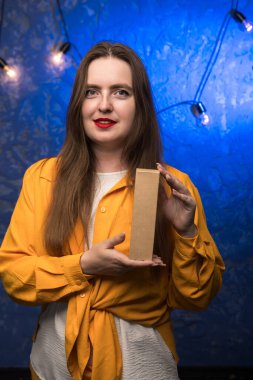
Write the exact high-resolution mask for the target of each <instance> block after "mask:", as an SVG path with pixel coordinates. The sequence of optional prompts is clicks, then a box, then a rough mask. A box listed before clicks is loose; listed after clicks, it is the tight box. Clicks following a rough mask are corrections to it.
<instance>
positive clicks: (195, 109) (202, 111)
mask: <svg viewBox="0 0 253 380" xmlns="http://www.w3.org/2000/svg"><path fill="white" fill-rule="evenodd" d="M238 3H239V1H238V0H237V1H236V2H235V4H234V0H232V6H231V7H232V9H231V10H230V11H229V12H227V13H226V15H225V17H224V19H223V22H222V24H221V27H220V30H219V32H218V35H217V38H216V41H215V44H214V48H213V50H212V52H211V55H210V58H209V60H208V63H207V66H206V68H205V71H204V74H203V75H202V77H201V79H200V82H199V85H198V88H197V91H196V93H195V96H194V99H193V100H186V101H182V102H179V103H175V104H172V105H170V106H168V107H165V108H163V109H162V110H160V111H158V113H162V112H164V111H167V110H169V109H171V108H174V107H177V106H179V105H183V104H190V105H191V107H190V109H191V112H192V114H193V115H194V116H195V117H196V119H197V121H198V124H201V125H208V124H209V122H210V119H209V116H208V114H207V112H206V107H205V106H204V104H203V103H202V102H201V96H202V93H203V91H204V89H205V86H206V84H207V81H208V79H209V77H210V75H211V72H212V70H213V68H214V65H215V63H216V61H217V59H218V56H219V53H220V50H221V47H222V43H223V40H224V38H225V34H226V31H227V28H228V25H229V22H230V20H231V18H233V19H234V20H235V21H236V22H238V23H240V24H241V25H242V27H243V29H244V30H246V31H247V32H251V31H252V30H253V24H252V23H251V22H250V21H248V20H247V19H246V17H245V16H244V14H243V13H242V12H240V11H238V9H237V7H238Z"/></svg>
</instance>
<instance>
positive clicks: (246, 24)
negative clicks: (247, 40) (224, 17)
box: [242, 20, 253, 33]
mask: <svg viewBox="0 0 253 380" xmlns="http://www.w3.org/2000/svg"><path fill="white" fill-rule="evenodd" d="M242 23H243V25H244V26H245V29H246V31H247V32H248V33H249V32H251V31H252V29H253V25H252V23H251V22H250V21H248V20H244V21H243V22H242Z"/></svg>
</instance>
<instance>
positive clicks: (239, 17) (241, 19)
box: [229, 9, 253, 32]
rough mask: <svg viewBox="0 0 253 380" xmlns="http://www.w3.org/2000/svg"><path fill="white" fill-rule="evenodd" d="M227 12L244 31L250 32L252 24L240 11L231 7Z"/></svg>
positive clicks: (252, 27)
mask: <svg viewBox="0 0 253 380" xmlns="http://www.w3.org/2000/svg"><path fill="white" fill-rule="evenodd" d="M229 13H230V15H231V17H232V18H233V19H234V20H235V21H236V22H237V23H239V24H240V25H241V26H242V28H243V30H245V31H246V32H252V30H253V24H252V22H250V21H248V20H247V19H246V17H245V16H244V14H243V13H242V12H239V11H238V10H237V9H231V11H230V12H229Z"/></svg>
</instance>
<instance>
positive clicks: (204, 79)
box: [194, 13, 230, 101]
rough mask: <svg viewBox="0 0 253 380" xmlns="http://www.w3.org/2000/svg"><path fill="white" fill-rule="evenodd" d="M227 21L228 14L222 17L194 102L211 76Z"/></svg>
mask: <svg viewBox="0 0 253 380" xmlns="http://www.w3.org/2000/svg"><path fill="white" fill-rule="evenodd" d="M229 20H230V14H229V13H226V15H225V17H224V20H223V22H222V24H221V27H220V30H219V33H218V36H217V38H216V41H215V44H214V48H213V50H212V53H211V55H210V58H209V61H208V63H207V66H206V69H205V71H204V74H203V75H202V78H201V80H200V83H199V85H198V88H197V91H196V94H195V96H194V100H195V101H197V100H198V99H199V98H200V97H201V95H202V93H203V91H204V88H205V85H206V83H207V80H208V78H209V76H210V74H211V72H212V70H213V67H214V63H215V62H216V61H217V58H218V54H219V52H220V49H221V45H222V42H223V39H224V37H225V33H226V30H227V26H228V23H229ZM218 46H219V47H218ZM217 47H218V50H217ZM216 50H217V52H216ZM215 53H216V56H215ZM214 57H215V58H214ZM213 59H214V63H213V64H212V60H213ZM208 71H209V72H208Z"/></svg>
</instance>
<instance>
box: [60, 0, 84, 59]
mask: <svg viewBox="0 0 253 380" xmlns="http://www.w3.org/2000/svg"><path fill="white" fill-rule="evenodd" d="M56 3H57V7H58V11H59V13H60V17H61V22H62V25H63V29H64V34H65V38H66V40H67V42H69V43H70V45H71V46H72V47H73V48H74V50H75V51H76V53H77V55H78V57H79V59H82V58H83V57H82V54H81V53H80V52H79V50H78V48H77V46H76V45H75V44H74V43H73V42H71V41H70V39H69V34H68V31H67V26H66V22H65V18H64V14H63V11H62V8H61V3H60V0H56ZM73 59H74V57H73ZM74 61H75V62H76V60H75V59H74ZM76 64H78V62H76Z"/></svg>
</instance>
